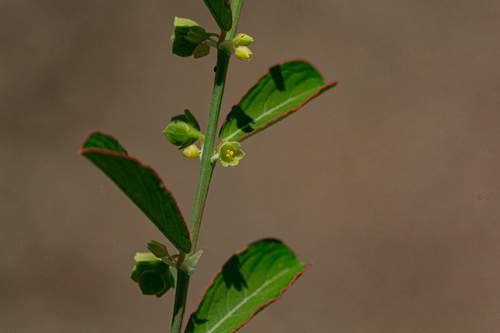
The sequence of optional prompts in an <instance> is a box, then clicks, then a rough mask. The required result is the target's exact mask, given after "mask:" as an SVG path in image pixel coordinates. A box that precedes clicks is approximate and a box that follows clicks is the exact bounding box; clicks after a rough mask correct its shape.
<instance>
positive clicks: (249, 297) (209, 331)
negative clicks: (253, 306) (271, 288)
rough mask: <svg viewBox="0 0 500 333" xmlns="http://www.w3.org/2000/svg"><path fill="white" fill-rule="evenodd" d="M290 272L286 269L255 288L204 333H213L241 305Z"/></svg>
mask: <svg viewBox="0 0 500 333" xmlns="http://www.w3.org/2000/svg"><path fill="white" fill-rule="evenodd" d="M289 270H290V268H287V269H285V270H283V271H281V272H280V273H279V274H277V275H276V276H275V277H273V278H272V279H271V280H268V281H266V282H265V283H264V284H263V285H262V286H260V287H259V288H257V289H256V290H255V291H254V292H253V293H251V294H250V295H249V296H247V297H245V298H244V299H243V300H242V301H241V302H240V303H239V304H238V305H237V306H236V307H234V308H233V309H232V310H231V311H229V312H228V313H227V314H226V315H225V316H224V317H222V318H221V320H219V321H218V322H217V323H216V324H215V325H214V326H212V328H211V329H210V330H208V331H206V333H211V332H214V330H215V329H216V328H217V327H219V326H220V325H221V324H222V323H223V322H224V321H225V320H226V319H227V318H229V317H231V316H232V314H233V313H234V312H235V311H236V310H238V309H239V308H240V307H242V306H243V304H245V303H246V302H248V300H250V299H251V298H253V297H254V296H255V295H256V294H257V293H259V292H260V291H261V290H262V289H264V288H265V287H267V286H268V285H269V284H271V283H273V282H274V281H276V280H277V279H278V278H280V277H281V276H283V275H284V274H285V273H287V272H288V271H289Z"/></svg>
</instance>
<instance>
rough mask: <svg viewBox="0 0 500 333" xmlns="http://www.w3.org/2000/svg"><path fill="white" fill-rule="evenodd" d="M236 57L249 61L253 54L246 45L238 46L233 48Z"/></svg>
mask: <svg viewBox="0 0 500 333" xmlns="http://www.w3.org/2000/svg"><path fill="white" fill-rule="evenodd" d="M234 54H235V55H236V58H238V59H240V60H244V61H249V60H250V56H251V55H252V54H253V53H252V51H250V49H249V48H248V47H246V46H239V47H237V48H236V49H235V50H234Z"/></svg>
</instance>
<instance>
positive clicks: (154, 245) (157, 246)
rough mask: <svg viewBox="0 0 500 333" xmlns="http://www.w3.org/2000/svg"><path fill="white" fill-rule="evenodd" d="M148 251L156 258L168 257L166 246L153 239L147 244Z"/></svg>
mask: <svg viewBox="0 0 500 333" xmlns="http://www.w3.org/2000/svg"><path fill="white" fill-rule="evenodd" d="M148 250H149V251H151V253H153V254H154V255H155V257H157V258H164V257H170V254H169V253H168V249H167V246H166V245H164V244H162V243H160V242H157V241H155V240H153V239H152V240H151V242H150V243H148Z"/></svg>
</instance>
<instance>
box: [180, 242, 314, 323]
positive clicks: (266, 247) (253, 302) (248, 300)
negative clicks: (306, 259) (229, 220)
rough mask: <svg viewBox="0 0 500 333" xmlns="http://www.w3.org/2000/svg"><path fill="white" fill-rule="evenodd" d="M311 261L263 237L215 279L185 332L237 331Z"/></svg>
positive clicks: (238, 255) (277, 297)
mask: <svg viewBox="0 0 500 333" xmlns="http://www.w3.org/2000/svg"><path fill="white" fill-rule="evenodd" d="M310 265H311V264H303V263H300V262H299V261H298V260H297V258H296V257H295V254H294V253H293V252H292V251H291V250H290V249H289V248H288V247H287V246H286V245H284V244H283V243H282V242H281V241H279V240H276V239H264V240H261V241H259V242H256V243H253V244H251V245H249V246H248V247H247V248H246V249H245V250H243V251H242V252H239V253H236V254H235V255H234V256H232V257H231V259H229V261H228V262H227V263H226V264H225V265H224V266H223V267H222V269H221V271H220V272H219V273H218V274H217V275H216V276H215V277H214V278H213V280H212V284H211V285H210V286H209V287H208V288H207V289H206V291H205V295H204V296H203V297H202V299H201V302H200V304H199V306H198V309H197V310H196V311H195V312H194V313H193V314H192V315H191V318H190V319H189V323H188V326H187V328H186V332H190V333H198V332H200V333H201V332H203V333H210V332H214V333H215V332H217V333H226V332H236V331H237V330H238V329H240V328H241V327H242V326H243V325H245V324H246V323H248V322H249V321H250V319H251V318H252V317H253V316H254V315H256V314H257V313H258V312H260V311H261V310H263V309H264V308H265V307H267V306H268V305H269V304H271V303H272V302H275V301H277V300H279V299H280V298H281V295H282V294H283V292H285V290H287V289H288V288H289V287H290V286H291V285H292V283H294V282H295V280H297V278H298V277H299V276H300V275H302V273H304V271H305V270H306V269H307V268H309V266H310Z"/></svg>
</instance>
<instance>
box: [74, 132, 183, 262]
mask: <svg viewBox="0 0 500 333" xmlns="http://www.w3.org/2000/svg"><path fill="white" fill-rule="evenodd" d="M78 153H79V154H80V155H83V156H85V157H87V158H88V159H89V160H90V161H92V162H93V163H94V164H95V165H96V166H97V167H98V168H99V169H101V170H102V171H103V172H104V173H105V174H106V175H107V176H108V177H109V178H111V180H113V181H114V182H115V184H116V185H118V187H119V188H120V189H121V190H122V191H123V192H124V193H125V194H126V195H127V196H128V197H129V198H130V199H131V200H132V201H133V202H134V203H135V204H136V205H137V207H139V209H140V210H142V212H143V213H144V214H146V216H147V217H148V218H149V219H150V220H151V221H152V222H153V223H154V224H155V225H156V226H157V227H158V229H160V231H161V232H162V233H163V234H164V235H165V237H167V238H168V240H170V242H172V244H173V245H174V246H175V247H176V248H177V249H178V250H179V251H182V252H186V253H187V252H189V250H190V249H191V241H190V239H189V233H188V229H187V226H186V223H185V222H184V218H183V217H182V215H181V213H180V211H179V208H178V207H177V203H176V202H175V199H174V198H173V196H172V194H171V193H170V191H168V190H167V189H166V188H165V185H164V184H163V182H162V180H161V179H160V178H159V177H158V175H157V174H156V172H155V171H154V170H153V169H152V168H151V167H149V166H147V165H143V164H141V162H139V161H138V160H136V159H135V158H133V157H130V156H129V155H128V154H127V151H126V150H125V149H124V148H123V147H122V146H120V144H119V143H118V141H116V139H115V138H113V137H111V136H110V135H107V134H104V133H100V132H92V133H90V134H89V136H88V137H87V139H86V140H85V142H84V143H83V146H82V148H81V149H80V151H79V152H78Z"/></svg>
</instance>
